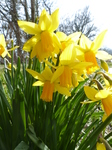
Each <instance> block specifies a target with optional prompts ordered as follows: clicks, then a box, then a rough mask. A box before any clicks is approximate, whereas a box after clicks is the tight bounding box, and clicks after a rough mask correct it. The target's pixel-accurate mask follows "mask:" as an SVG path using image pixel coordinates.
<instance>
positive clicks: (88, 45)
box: [77, 30, 112, 74]
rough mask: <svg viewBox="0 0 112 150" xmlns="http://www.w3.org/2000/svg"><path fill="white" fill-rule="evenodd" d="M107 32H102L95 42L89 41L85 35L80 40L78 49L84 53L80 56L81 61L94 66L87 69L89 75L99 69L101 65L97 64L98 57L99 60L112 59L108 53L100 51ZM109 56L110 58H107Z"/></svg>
mask: <svg viewBox="0 0 112 150" xmlns="http://www.w3.org/2000/svg"><path fill="white" fill-rule="evenodd" d="M106 32H107V30H105V31H103V32H101V33H100V34H99V35H98V36H97V37H96V39H95V40H94V41H91V40H89V39H88V38H87V37H86V36H85V35H82V36H81V38H80V44H79V46H77V48H78V49H79V50H80V51H81V52H82V53H81V52H80V54H79V55H81V56H80V58H81V60H83V61H86V62H92V63H93V65H91V66H89V67H87V71H88V74H90V73H92V72H94V71H95V70H97V69H99V65H98V63H97V60H96V57H97V58H98V59H102V60H106V59H110V58H112V56H111V55H109V54H108V53H107V52H104V51H101V50H100V51H98V50H99V48H101V45H102V42H103V39H104V36H105V34H106ZM107 56H108V57H107Z"/></svg>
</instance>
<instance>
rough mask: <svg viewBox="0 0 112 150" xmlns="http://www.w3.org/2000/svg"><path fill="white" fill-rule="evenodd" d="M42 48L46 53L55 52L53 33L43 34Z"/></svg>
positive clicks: (46, 32) (45, 32)
mask: <svg viewBox="0 0 112 150" xmlns="http://www.w3.org/2000/svg"><path fill="white" fill-rule="evenodd" d="M41 46H42V50H43V51H44V52H52V51H53V50H54V44H53V35H52V33H50V32H48V31H44V32H42V33H41Z"/></svg>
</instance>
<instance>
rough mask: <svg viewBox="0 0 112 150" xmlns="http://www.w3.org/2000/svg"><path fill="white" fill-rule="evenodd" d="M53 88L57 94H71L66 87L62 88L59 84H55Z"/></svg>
mask: <svg viewBox="0 0 112 150" xmlns="http://www.w3.org/2000/svg"><path fill="white" fill-rule="evenodd" d="M55 88H56V90H57V91H58V92H59V93H61V94H64V95H67V96H71V93H70V92H69V90H68V89H67V88H66V87H62V86H60V85H59V84H55Z"/></svg>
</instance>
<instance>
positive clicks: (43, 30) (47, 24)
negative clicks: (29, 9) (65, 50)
mask: <svg viewBox="0 0 112 150" xmlns="http://www.w3.org/2000/svg"><path fill="white" fill-rule="evenodd" d="M18 25H19V27H20V28H21V29H22V30H23V31H24V32H26V33H28V34H31V35H34V36H33V37H32V38H31V39H29V40H28V41H27V42H26V43H25V44H24V46H23V50H25V51H28V52H30V51H31V49H32V51H31V58H34V57H35V56H36V57H37V58H39V60H43V59H44V58H48V57H49V56H50V55H52V52H54V51H55V52H56V53H58V52H59V48H57V47H58V46H59V45H58V44H59V41H58V38H57V36H56V34H55V33H54V31H55V30H56V29H57V28H58V25H59V9H57V10H55V11H54V12H53V13H52V14H51V15H49V14H48V13H47V12H46V10H45V9H44V10H43V11H42V13H41V15H40V18H39V23H38V24H36V23H33V22H27V21H18Z"/></svg>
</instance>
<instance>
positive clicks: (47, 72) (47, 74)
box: [41, 66, 53, 81]
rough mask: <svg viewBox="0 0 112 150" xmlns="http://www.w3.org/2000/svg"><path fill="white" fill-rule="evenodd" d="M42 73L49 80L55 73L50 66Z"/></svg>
mask: <svg viewBox="0 0 112 150" xmlns="http://www.w3.org/2000/svg"><path fill="white" fill-rule="evenodd" d="M41 75H42V76H43V78H44V79H45V80H49V81H50V80H51V78H52V75H53V73H52V71H51V69H50V68H49V67H48V66H46V67H45V69H44V71H43V72H42V73H41Z"/></svg>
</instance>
